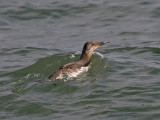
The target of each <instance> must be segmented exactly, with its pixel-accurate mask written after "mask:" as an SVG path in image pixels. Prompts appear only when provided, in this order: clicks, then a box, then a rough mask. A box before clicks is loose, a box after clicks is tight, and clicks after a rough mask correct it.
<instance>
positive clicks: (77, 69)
mask: <svg viewBox="0 0 160 120" xmlns="http://www.w3.org/2000/svg"><path fill="white" fill-rule="evenodd" d="M107 43H109V41H105V42H97V41H88V42H86V43H85V44H84V46H83V50H82V54H81V56H80V59H79V60H78V61H76V62H71V63H68V64H65V65H63V66H61V67H60V68H59V69H58V70H56V71H55V72H54V73H53V74H51V75H50V76H49V77H48V79H62V78H64V76H67V77H77V75H79V74H80V73H82V72H84V71H87V70H88V65H89V64H90V61H91V57H92V54H93V51H94V50H95V49H97V48H99V47H100V46H102V45H105V44H107Z"/></svg>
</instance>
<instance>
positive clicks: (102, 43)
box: [101, 41, 109, 45]
mask: <svg viewBox="0 0 160 120" xmlns="http://www.w3.org/2000/svg"><path fill="white" fill-rule="evenodd" d="M107 43H109V41H106V42H101V45H105V44H107Z"/></svg>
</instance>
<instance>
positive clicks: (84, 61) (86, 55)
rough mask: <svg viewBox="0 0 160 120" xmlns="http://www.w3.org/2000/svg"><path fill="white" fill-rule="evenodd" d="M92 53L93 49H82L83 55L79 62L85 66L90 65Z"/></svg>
mask: <svg viewBox="0 0 160 120" xmlns="http://www.w3.org/2000/svg"><path fill="white" fill-rule="evenodd" d="M92 54H93V52H92V51H82V54H81V57H80V59H79V62H80V63H81V64H82V65H83V66H88V65H89V63H90V61H91V57H92Z"/></svg>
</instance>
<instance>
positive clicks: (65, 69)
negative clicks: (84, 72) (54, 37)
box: [49, 62, 81, 79]
mask: <svg viewBox="0 0 160 120" xmlns="http://www.w3.org/2000/svg"><path fill="white" fill-rule="evenodd" d="M79 68H81V65H80V64H77V63H76V62H72V63H68V64H66V65H63V66H61V67H60V68H59V69H58V70H57V71H56V72H54V73H53V74H52V75H51V76H50V77H49V79H56V78H58V77H59V76H60V75H61V74H67V73H71V72H77V71H78V70H77V69H79Z"/></svg>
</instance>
